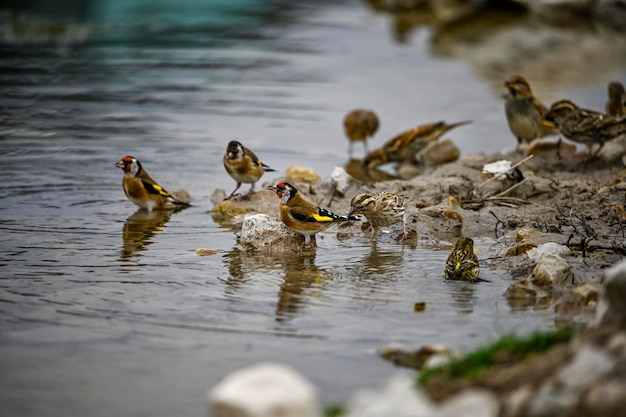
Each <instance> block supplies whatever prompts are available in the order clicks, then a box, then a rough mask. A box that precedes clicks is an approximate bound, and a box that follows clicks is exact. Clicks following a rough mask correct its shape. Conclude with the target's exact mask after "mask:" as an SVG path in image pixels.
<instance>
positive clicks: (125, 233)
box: [120, 209, 182, 262]
mask: <svg viewBox="0 0 626 417" xmlns="http://www.w3.org/2000/svg"><path fill="white" fill-rule="evenodd" d="M181 210H182V209H172V210H144V209H139V210H137V211H136V212H135V213H133V214H132V215H131V216H130V217H129V218H128V219H127V220H126V222H125V223H124V227H123V228H122V241H123V242H122V250H121V251H120V261H122V262H129V261H132V260H133V258H134V257H137V256H139V254H140V253H141V252H143V251H145V250H146V248H147V247H148V246H150V245H151V244H153V243H154V237H155V236H156V235H158V234H159V233H161V231H162V230H163V228H164V227H165V224H166V223H167V222H168V221H169V219H170V216H171V215H172V214H173V213H175V212H178V211H181Z"/></svg>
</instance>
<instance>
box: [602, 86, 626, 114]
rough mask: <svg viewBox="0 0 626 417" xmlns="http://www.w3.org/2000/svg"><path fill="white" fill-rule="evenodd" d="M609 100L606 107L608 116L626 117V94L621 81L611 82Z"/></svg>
mask: <svg viewBox="0 0 626 417" xmlns="http://www.w3.org/2000/svg"><path fill="white" fill-rule="evenodd" d="M608 93H609V99H608V101H607V102H606V105H605V106H604V110H605V111H606V114H608V115H609V116H624V115H626V112H625V110H626V109H625V107H626V93H625V92H624V84H622V83H620V82H619V81H611V82H610V83H609V86H608Z"/></svg>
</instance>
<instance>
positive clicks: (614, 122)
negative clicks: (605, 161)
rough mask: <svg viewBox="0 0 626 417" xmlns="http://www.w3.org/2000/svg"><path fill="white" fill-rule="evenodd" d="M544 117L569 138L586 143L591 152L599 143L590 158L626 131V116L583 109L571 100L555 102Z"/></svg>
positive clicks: (545, 121)
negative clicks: (606, 143)
mask: <svg viewBox="0 0 626 417" xmlns="http://www.w3.org/2000/svg"><path fill="white" fill-rule="evenodd" d="M543 118H544V123H548V124H550V125H553V126H556V127H558V129H559V131H560V132H561V133H562V134H563V136H565V137H566V138H568V139H569V140H571V141H574V142H578V143H582V144H585V145H586V146H587V149H588V151H589V153H591V147H592V146H593V145H595V144H599V145H600V146H599V147H598V149H597V150H596V151H595V152H594V153H593V155H591V156H590V158H589V160H592V159H594V158H595V157H596V156H597V155H598V153H600V150H601V149H602V147H603V146H604V144H605V142H608V141H609V140H611V139H613V138H616V137H617V136H619V135H622V134H625V133H626V116H609V115H605V114H602V113H599V112H596V111H593V110H587V109H581V108H580V107H578V106H577V105H576V104H574V103H573V102H572V101H571V100H559V101H557V102H556V103H553V104H552V106H550V109H549V110H548V112H547V113H546V114H545V115H544V117H543Z"/></svg>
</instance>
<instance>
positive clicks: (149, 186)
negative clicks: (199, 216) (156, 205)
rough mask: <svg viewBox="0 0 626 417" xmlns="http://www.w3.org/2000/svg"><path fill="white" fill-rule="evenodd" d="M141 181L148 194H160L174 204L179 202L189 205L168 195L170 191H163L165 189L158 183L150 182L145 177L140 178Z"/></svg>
mask: <svg viewBox="0 0 626 417" xmlns="http://www.w3.org/2000/svg"><path fill="white" fill-rule="evenodd" d="M141 183H142V184H143V186H144V188H145V189H146V191H148V192H149V193H150V194H158V195H161V196H163V197H165V198H167V199H169V200H170V201H171V202H172V203H174V204H180V205H183V206H189V205H190V204H189V203H185V202H184V201H180V200H179V199H177V198H175V197H172V196H171V195H170V193H168V192H167V191H165V189H164V188H163V187H161V186H160V185H159V184H157V183H156V182H151V181H148V180H146V179H142V180H141Z"/></svg>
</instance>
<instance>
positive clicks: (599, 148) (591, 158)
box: [587, 142, 604, 162]
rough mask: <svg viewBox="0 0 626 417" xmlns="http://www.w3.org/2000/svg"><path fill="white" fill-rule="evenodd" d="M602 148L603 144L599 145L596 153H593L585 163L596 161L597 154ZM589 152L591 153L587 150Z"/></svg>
mask: <svg viewBox="0 0 626 417" xmlns="http://www.w3.org/2000/svg"><path fill="white" fill-rule="evenodd" d="M603 147H604V142H601V143H600V147H598V149H596V151H595V152H594V153H593V155H591V157H590V158H589V160H588V161H587V162H591V161H593V160H594V159H596V158H597V157H598V154H599V153H600V151H601V150H602V148H603ZM589 150H590V151H591V148H589Z"/></svg>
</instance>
